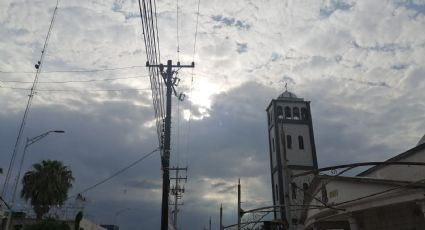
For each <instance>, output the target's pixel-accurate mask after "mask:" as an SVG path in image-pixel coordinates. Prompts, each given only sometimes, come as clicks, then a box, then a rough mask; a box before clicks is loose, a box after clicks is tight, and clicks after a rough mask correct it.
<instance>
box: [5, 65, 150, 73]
mask: <svg viewBox="0 0 425 230" xmlns="http://www.w3.org/2000/svg"><path fill="white" fill-rule="evenodd" d="M142 67H143V68H145V66H138V65H135V66H124V67H115V68H103V69H87V70H51V71H40V73H43V74H46V73H88V72H103V71H114V70H123V69H134V68H142ZM0 73H7V74H35V73H37V72H31V71H4V70H0Z"/></svg>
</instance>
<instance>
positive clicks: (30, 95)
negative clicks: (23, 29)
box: [1, 0, 59, 197]
mask: <svg viewBox="0 0 425 230" xmlns="http://www.w3.org/2000/svg"><path fill="white" fill-rule="evenodd" d="M58 5H59V0H57V1H56V6H55V9H54V11H53V15H52V18H51V20H50V25H49V29H48V31H47V35H46V38H45V40H44V45H43V49H42V50H41V56H40V59H39V60H38V62H37V64H36V65H35V68H36V69H37V72H36V74H35V77H34V82H33V85H32V87H31V89H30V90H31V92H30V94H29V95H28V101H27V105H26V108H25V112H24V116H23V117H22V121H21V125H20V128H19V132H18V136H17V137H16V142H15V146H14V148H13V153H12V156H11V160H10V163H9V167H8V169H7V174H6V178H5V180H4V185H3V189H2V192H1V196H2V197H4V196H5V193H6V192H7V187H8V184H9V180H10V176H11V171H12V168H13V166H14V162H15V158H16V154H17V152H18V148H19V145H20V143H21V138H22V135H23V133H24V129H25V124H26V120H27V116H28V113H29V110H30V108H31V104H32V99H33V97H34V93H35V90H36V87H37V83H38V77H39V75H40V73H41V69H42V66H43V61H44V55H45V54H46V52H47V46H48V43H49V38H50V34H51V32H52V28H53V24H54V22H55V18H56V13H57V10H58Z"/></svg>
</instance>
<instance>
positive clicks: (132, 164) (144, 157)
mask: <svg viewBox="0 0 425 230" xmlns="http://www.w3.org/2000/svg"><path fill="white" fill-rule="evenodd" d="M158 151H159V147H158V148H156V149H154V150H152V151H151V152H149V153H147V154H145V155H143V156H142V157H141V158H139V159H137V160H135V161H134V162H132V163H131V164H129V165H128V166H126V167H124V168H122V169H120V170H118V171H116V172H115V173H113V174H112V175H111V176H109V177H107V178H105V179H103V180H101V181H99V182H97V183H95V184H93V185H91V186H89V187H87V188H85V189H83V190H81V191H80V192H78V193H76V194H74V195H72V196H69V197H68V199H67V200H69V199H70V198H72V197H75V196H77V195H78V194H83V193H85V192H88V191H90V190H92V189H94V188H96V187H97V186H99V185H101V184H103V183H106V182H107V181H109V180H111V179H112V178H114V177H116V176H118V175H120V174H121V173H123V172H125V171H126V170H128V169H130V168H131V167H133V166H135V165H137V164H138V163H140V162H142V161H143V160H144V159H146V158H148V157H149V156H151V155H152V154H154V153H155V152H158Z"/></svg>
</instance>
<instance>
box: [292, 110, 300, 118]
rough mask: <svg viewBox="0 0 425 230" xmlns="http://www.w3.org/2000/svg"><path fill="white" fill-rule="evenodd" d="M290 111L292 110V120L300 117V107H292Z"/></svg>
mask: <svg viewBox="0 0 425 230" xmlns="http://www.w3.org/2000/svg"><path fill="white" fill-rule="evenodd" d="M292 111H294V120H299V119H300V109H299V108H298V107H294V108H293V109H292Z"/></svg>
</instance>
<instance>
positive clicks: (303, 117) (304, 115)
mask: <svg viewBox="0 0 425 230" xmlns="http://www.w3.org/2000/svg"><path fill="white" fill-rule="evenodd" d="M301 119H302V120H307V119H308V114H307V109H306V108H301Z"/></svg>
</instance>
